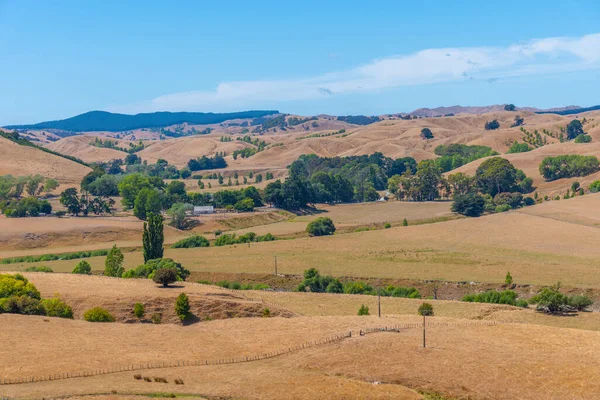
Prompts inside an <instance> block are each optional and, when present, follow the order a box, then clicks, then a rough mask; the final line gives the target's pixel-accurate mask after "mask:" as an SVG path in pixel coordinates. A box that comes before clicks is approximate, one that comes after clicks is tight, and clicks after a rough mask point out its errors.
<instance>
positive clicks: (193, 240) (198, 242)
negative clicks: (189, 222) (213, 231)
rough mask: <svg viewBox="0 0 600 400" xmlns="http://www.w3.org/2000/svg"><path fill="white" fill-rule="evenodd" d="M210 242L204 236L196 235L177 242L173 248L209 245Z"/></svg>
mask: <svg viewBox="0 0 600 400" xmlns="http://www.w3.org/2000/svg"><path fill="white" fill-rule="evenodd" d="M209 246H210V242H209V241H208V239H206V238H205V237H204V236H200V235H194V236H190V237H188V238H185V239H181V240H180V241H178V242H175V243H174V244H173V245H172V246H171V247H172V248H173V249H192V248H196V247H209Z"/></svg>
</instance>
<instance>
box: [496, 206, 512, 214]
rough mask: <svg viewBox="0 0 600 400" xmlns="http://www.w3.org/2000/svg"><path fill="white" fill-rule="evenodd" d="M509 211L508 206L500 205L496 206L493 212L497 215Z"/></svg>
mask: <svg viewBox="0 0 600 400" xmlns="http://www.w3.org/2000/svg"><path fill="white" fill-rule="evenodd" d="M510 210H511V208H510V206H509V205H508V204H502V205H499V206H496V209H495V210H494V211H495V212H497V213H503V212H506V211H510Z"/></svg>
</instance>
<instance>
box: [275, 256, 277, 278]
mask: <svg viewBox="0 0 600 400" xmlns="http://www.w3.org/2000/svg"><path fill="white" fill-rule="evenodd" d="M275 276H277V256H275Z"/></svg>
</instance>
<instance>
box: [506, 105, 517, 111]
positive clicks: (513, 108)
mask: <svg viewBox="0 0 600 400" xmlns="http://www.w3.org/2000/svg"><path fill="white" fill-rule="evenodd" d="M504 111H515V105H514V104H506V105H505V106H504Z"/></svg>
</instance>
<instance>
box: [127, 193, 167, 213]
mask: <svg viewBox="0 0 600 400" xmlns="http://www.w3.org/2000/svg"><path fill="white" fill-rule="evenodd" d="M162 204H163V195H162V192H161V191H160V190H158V189H155V188H143V189H142V190H140V191H139V192H138V194H137V196H136V197H135V201H134V206H133V215H135V216H136V217H138V218H139V219H141V220H145V219H146V218H147V217H148V215H149V214H150V213H155V214H158V213H160V212H161V211H162Z"/></svg>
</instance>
